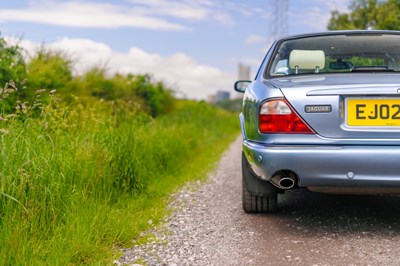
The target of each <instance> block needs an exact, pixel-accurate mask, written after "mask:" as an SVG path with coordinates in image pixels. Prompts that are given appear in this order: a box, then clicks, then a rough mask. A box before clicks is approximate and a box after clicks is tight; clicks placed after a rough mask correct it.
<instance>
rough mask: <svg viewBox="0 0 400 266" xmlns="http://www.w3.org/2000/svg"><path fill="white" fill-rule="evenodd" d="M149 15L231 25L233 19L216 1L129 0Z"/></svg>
mask: <svg viewBox="0 0 400 266" xmlns="http://www.w3.org/2000/svg"><path fill="white" fill-rule="evenodd" d="M130 2H131V3H133V4H134V5H135V6H138V7H139V8H140V7H141V8H142V10H143V12H145V13H146V14H149V15H161V16H168V17H174V18H179V19H186V20H189V21H196V20H197V21H206V20H207V21H210V20H211V21H216V22H219V23H221V24H226V25H233V24H234V19H233V18H232V16H231V15H230V14H229V13H228V12H226V11H225V9H224V8H223V6H221V5H220V3H218V2H216V1H209V0H130Z"/></svg>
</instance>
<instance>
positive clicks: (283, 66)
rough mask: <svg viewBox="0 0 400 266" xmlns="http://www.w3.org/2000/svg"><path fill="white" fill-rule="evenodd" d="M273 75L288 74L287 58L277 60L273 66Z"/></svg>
mask: <svg viewBox="0 0 400 266" xmlns="http://www.w3.org/2000/svg"><path fill="white" fill-rule="evenodd" d="M273 75H289V67H288V60H287V59H282V60H279V61H278V62H277V63H276V65H275V68H274V72H273Z"/></svg>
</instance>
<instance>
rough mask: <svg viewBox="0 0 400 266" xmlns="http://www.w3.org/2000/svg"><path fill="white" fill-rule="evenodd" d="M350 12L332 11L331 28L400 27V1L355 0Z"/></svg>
mask: <svg viewBox="0 0 400 266" xmlns="http://www.w3.org/2000/svg"><path fill="white" fill-rule="evenodd" d="M349 8H350V12H349V13H340V12H339V11H337V10H334V11H332V12H331V18H330V20H329V24H328V29H329V30H355V29H360V30H362V29H377V30H378V29H380V30H399V29H400V1H398V0H386V1H379V0H353V1H352V2H351V4H350V7H349Z"/></svg>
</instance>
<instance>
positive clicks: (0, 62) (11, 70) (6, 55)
mask: <svg viewBox="0 0 400 266" xmlns="http://www.w3.org/2000/svg"><path fill="white" fill-rule="evenodd" d="M25 78H26V66H25V61H24V58H23V56H22V48H21V47H19V46H18V45H9V44H7V42H6V41H5V40H4V38H2V37H0V87H4V85H5V84H6V83H7V82H9V81H11V80H12V81H14V82H16V83H19V82H21V81H23V80H24V79H25Z"/></svg>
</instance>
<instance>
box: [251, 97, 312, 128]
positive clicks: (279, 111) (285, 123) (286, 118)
mask: <svg viewBox="0 0 400 266" xmlns="http://www.w3.org/2000/svg"><path fill="white" fill-rule="evenodd" d="M259 126H260V132H261V133H269V134H271V133H275V134H314V132H313V131H312V130H311V129H310V127H309V126H308V125H307V124H306V123H305V122H304V121H303V120H302V119H301V118H300V116H299V115H298V114H297V113H296V112H295V111H294V110H293V108H292V107H291V106H290V104H289V103H288V102H287V101H286V100H284V99H273V100H269V101H266V102H264V103H263V104H262V105H261V108H260V113H259Z"/></svg>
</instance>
